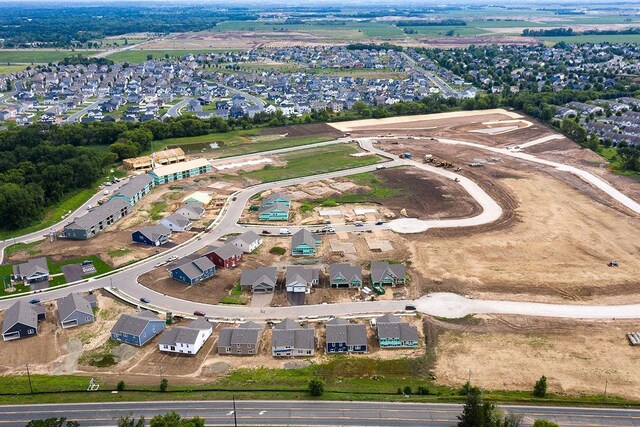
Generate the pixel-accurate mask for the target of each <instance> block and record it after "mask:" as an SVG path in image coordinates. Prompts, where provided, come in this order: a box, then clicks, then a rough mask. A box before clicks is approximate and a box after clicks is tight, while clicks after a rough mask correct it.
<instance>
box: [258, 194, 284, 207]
mask: <svg viewBox="0 0 640 427" xmlns="http://www.w3.org/2000/svg"><path fill="white" fill-rule="evenodd" d="M276 199H281V200H286V201H288V202H291V197H289V196H288V195H286V194H284V193H281V192H277V193H271V194H269V195H268V196H267V197H265V198H264V200H263V201H262V204H263V205H264V204H265V203H271V202H273V201H274V200H276Z"/></svg>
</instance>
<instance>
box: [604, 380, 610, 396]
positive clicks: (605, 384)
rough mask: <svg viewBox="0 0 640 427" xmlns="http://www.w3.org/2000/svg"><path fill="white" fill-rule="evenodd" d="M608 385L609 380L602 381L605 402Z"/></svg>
mask: <svg viewBox="0 0 640 427" xmlns="http://www.w3.org/2000/svg"><path fill="white" fill-rule="evenodd" d="M608 385H609V380H608V379H606V380H604V400H607V386H608Z"/></svg>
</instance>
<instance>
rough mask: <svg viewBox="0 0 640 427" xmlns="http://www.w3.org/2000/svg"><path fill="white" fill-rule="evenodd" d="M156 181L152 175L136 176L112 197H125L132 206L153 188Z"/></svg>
mask: <svg viewBox="0 0 640 427" xmlns="http://www.w3.org/2000/svg"><path fill="white" fill-rule="evenodd" d="M153 185H154V181H153V178H152V177H151V175H147V174H143V175H138V176H134V177H133V178H130V179H129V181H127V183H126V184H124V185H123V186H122V187H120V189H119V190H118V192H117V193H116V194H114V195H113V196H111V199H124V200H126V201H127V202H129V204H130V205H131V206H133V205H135V204H136V203H138V202H139V201H140V200H141V199H142V198H143V197H144V196H146V195H147V194H149V192H150V191H151V189H152V188H153Z"/></svg>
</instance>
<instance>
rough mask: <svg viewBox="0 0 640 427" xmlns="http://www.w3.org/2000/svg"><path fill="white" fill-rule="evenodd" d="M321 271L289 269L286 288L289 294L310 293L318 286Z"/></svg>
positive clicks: (294, 267) (297, 267)
mask: <svg viewBox="0 0 640 427" xmlns="http://www.w3.org/2000/svg"><path fill="white" fill-rule="evenodd" d="M319 277H320V271H319V270H318V269H315V268H313V269H312V268H304V267H302V266H292V267H287V276H286V279H285V286H286V288H287V292H295V293H298V292H301V293H302V292H304V293H309V292H310V291H311V288H312V287H313V286H318V282H319Z"/></svg>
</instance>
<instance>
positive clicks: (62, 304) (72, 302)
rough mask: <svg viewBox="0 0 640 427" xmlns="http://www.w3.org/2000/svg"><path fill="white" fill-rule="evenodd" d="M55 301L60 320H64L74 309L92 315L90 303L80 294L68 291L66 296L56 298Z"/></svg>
mask: <svg viewBox="0 0 640 427" xmlns="http://www.w3.org/2000/svg"><path fill="white" fill-rule="evenodd" d="M56 303H57V305H58V317H59V318H60V321H64V320H66V318H67V317H69V316H70V315H71V314H73V312H74V311H76V310H77V311H79V312H81V313H86V314H90V315H92V316H93V310H92V309H91V303H90V302H89V300H87V299H86V298H85V297H83V296H82V295H80V294H76V293H70V294H69V295H67V296H66V297H62V298H59V299H58V300H56Z"/></svg>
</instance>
